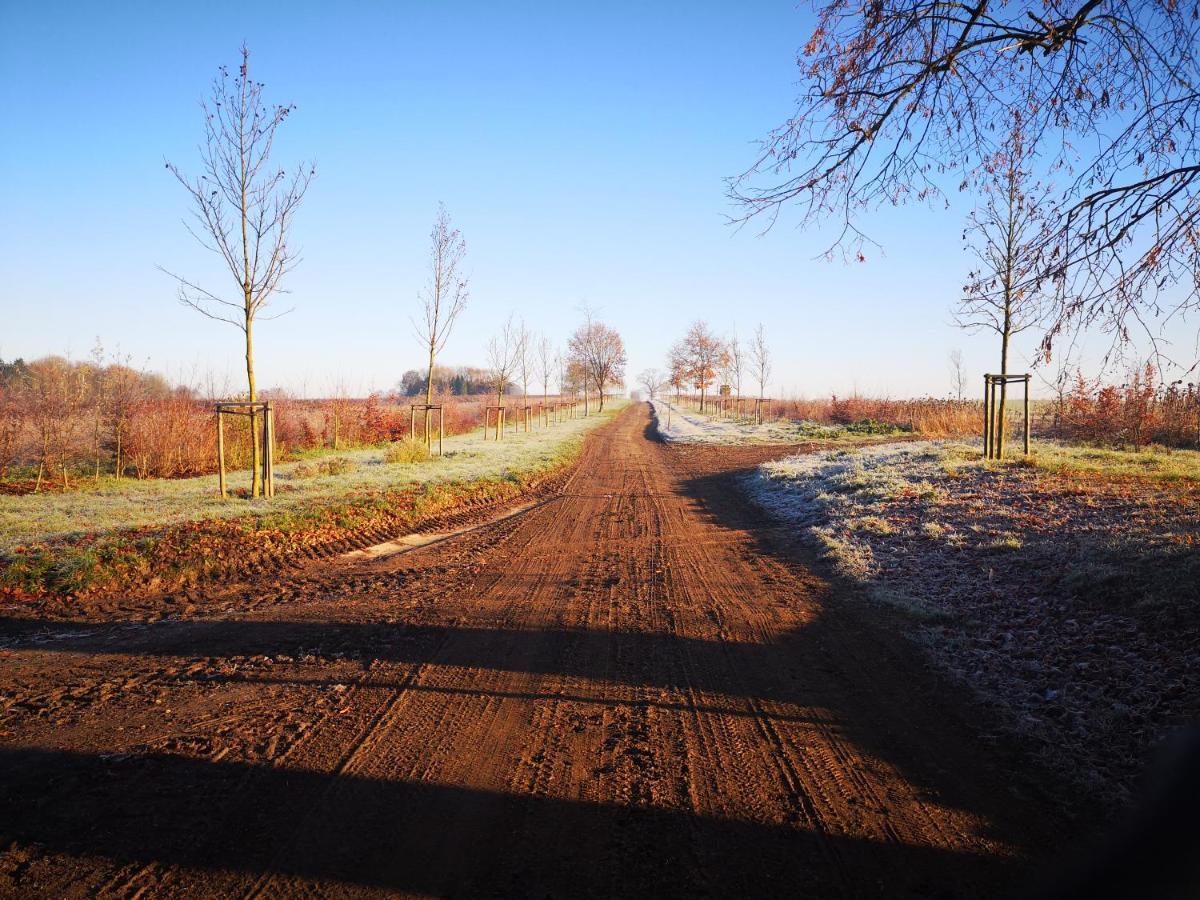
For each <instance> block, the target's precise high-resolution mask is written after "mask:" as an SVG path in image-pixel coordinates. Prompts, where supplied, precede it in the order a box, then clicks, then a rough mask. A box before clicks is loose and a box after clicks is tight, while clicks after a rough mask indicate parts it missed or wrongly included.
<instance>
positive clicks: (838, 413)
mask: <svg viewBox="0 0 1200 900" xmlns="http://www.w3.org/2000/svg"><path fill="white" fill-rule="evenodd" d="M773 407H774V412H775V414H776V415H777V416H779V417H782V418H788V419H796V420H806V421H810V422H824V423H829V424H834V425H853V424H856V423H861V422H879V423H881V424H884V425H891V426H893V427H895V428H900V429H903V430H905V431H919V432H921V433H922V434H929V435H937V436H945V437H959V436H964V435H969V434H974V433H975V432H976V431H978V430H979V422H980V419H981V416H982V413H981V411H980V404H978V403H975V402H972V401H966V400H963V401H959V400H942V399H939V398H936V397H922V398H918V399H916V400H891V399H887V398H883V397H863V396H861V395H858V394H852V395H849V396H842V397H839V396H838V395H836V394H834V395H833V396H831V397H828V398H822V399H796V400H781V401H778V402H777V403H775V404H773Z"/></svg>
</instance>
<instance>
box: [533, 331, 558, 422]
mask: <svg viewBox="0 0 1200 900" xmlns="http://www.w3.org/2000/svg"><path fill="white" fill-rule="evenodd" d="M555 365H556V360H555V356H554V345H553V344H552V343H550V338H548V337H546V336H545V335H542V336H541V337H540V338H538V342H537V369H538V374H539V375H541V376H542V410H543V411H544V410H545V409H546V405H547V404H548V403H549V401H550V381H551V379H553V377H554V370H555Z"/></svg>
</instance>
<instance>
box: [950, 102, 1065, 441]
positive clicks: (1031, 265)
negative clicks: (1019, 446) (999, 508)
mask: <svg viewBox="0 0 1200 900" xmlns="http://www.w3.org/2000/svg"><path fill="white" fill-rule="evenodd" d="M1023 140H1024V138H1023V135H1022V132H1021V129H1020V127H1019V123H1015V124H1014V126H1013V128H1012V130H1011V132H1010V134H1009V138H1008V140H1007V141H1006V143H1005V146H1004V148H1003V150H1002V151H1001V152H1000V153H998V154H997V156H996V160H995V165H994V168H993V175H992V180H991V181H989V182H986V183H985V184H984V185H983V196H982V198H981V201H980V203H979V205H978V206H977V207H976V208H975V210H973V211H972V213H971V216H970V220H969V222H968V226H967V229H966V231H965V232H964V233H963V240H964V242H965V243H966V246H967V248H968V250H969V251H970V252H972V253H973V254H974V255H975V256H976V257H977V258H978V261H979V267H978V268H976V269H975V270H974V271H972V272H971V274H970V279H969V281H968V283H967V285H966V286H965V288H964V290H963V297H962V299H961V300H960V301H959V305H958V309H957V311H956V313H955V319H956V321H957V322H958V324H959V326H960V327H962V328H965V329H967V330H969V331H978V330H980V329H984V330H987V331H992V332H995V334H996V335H998V336H999V338H1000V374H1001V375H1007V374H1009V373H1008V359H1009V347H1010V342H1011V340H1012V338H1013V336H1014V335H1016V334H1020V333H1021V332H1022V331H1026V330H1028V329H1030V328H1032V327H1034V326H1035V325H1037V324H1038V323H1039V322H1040V321H1041V320H1042V318H1043V316H1044V312H1043V310H1044V297H1043V294H1042V292H1041V291H1040V290H1038V286H1037V281H1036V279H1035V278H1034V277H1033V273H1034V272H1035V271H1036V269H1037V268H1038V266H1039V265H1040V264H1041V249H1040V244H1039V237H1040V235H1041V210H1042V208H1043V207H1042V204H1043V200H1044V192H1045V191H1044V188H1041V187H1040V186H1038V185H1037V184H1036V183H1034V182H1033V179H1032V175H1031V173H1030V170H1029V166H1030V159H1029V155H1028V150H1027V148H1026V147H1025V145H1024V143H1023ZM1007 399H1008V385H1007V384H1006V383H1001V385H1000V403H999V411H998V418H999V420H1000V423H999V428H998V433H997V436H998V441H999V448H1000V454H1001V455H1002V456H1003V454H1004V432H1005V413H1006V408H1007Z"/></svg>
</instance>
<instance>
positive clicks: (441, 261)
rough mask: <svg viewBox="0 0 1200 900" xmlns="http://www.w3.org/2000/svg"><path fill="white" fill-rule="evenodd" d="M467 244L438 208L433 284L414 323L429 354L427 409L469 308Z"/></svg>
mask: <svg viewBox="0 0 1200 900" xmlns="http://www.w3.org/2000/svg"><path fill="white" fill-rule="evenodd" d="M466 253H467V243H466V241H465V240H463V236H462V233H461V232H460V231H459V230H458V229H457V228H454V227H452V226H451V224H450V214H449V213H447V212H446V207H445V206H444V205H442V204H441V203H439V204H438V214H437V218H436V219H435V220H434V223H433V231H432V232H430V235H429V280H428V282H426V284H425V289H424V290H423V291H422V292H421V302H422V306H423V310H422V312H423V316H422V318H421V320H420V321H417V320H415V319H414V320H413V329H414V330H415V331H416V334H417V340H418V341H420V343H421V347H422V348H423V349H425V350H428V351H429V367H428V368H427V369H426V378H425V406H426V407H428V406H429V405H430V404H431V403H433V368H434V365H435V364H436V363H437V357H438V354H439V353H441V352H442V350H443V348H444V347H445V346H446V342H447V341H448V340H450V333H451V332H452V331H453V330H454V322H455V320H456V319H457V318H458V317H459V315H460V314H461V313H462V311H463V310H464V309H465V308H466V306H467V297H468V295H469V289H468V284H467V281H468V280H467V276H466V275H464V274H463V273H462V262H463V257H465V256H466ZM429 422H430V413H429V409H428V408H426V410H425V446H427V447H428V446H431V436H430V433H429Z"/></svg>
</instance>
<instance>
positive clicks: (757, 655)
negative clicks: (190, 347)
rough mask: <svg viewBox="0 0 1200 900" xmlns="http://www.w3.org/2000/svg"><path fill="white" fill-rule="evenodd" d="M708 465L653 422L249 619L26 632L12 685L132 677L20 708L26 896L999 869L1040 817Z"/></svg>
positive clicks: (908, 889)
mask: <svg viewBox="0 0 1200 900" xmlns="http://www.w3.org/2000/svg"><path fill="white" fill-rule="evenodd" d="M720 454H721V451H720V450H716V449H713V448H707V449H705V450H704V451H696V452H688V451H686V450H680V449H677V448H669V447H666V446H663V445H661V444H659V443H657V442H656V441H654V440H653V439H652V433H651V431H650V429H649V426H648V418H647V414H646V411H645V407H644V406H639V407H634V408H631V409H630V410H628V411H626V412H625V413H623V414H622V415H621V416H620V417H619V418H618V419H617V421H616V422H615V423H613V424H612V425H610V426H607V427H605V428H603V429H600V430H599V431H598V432H596V433H595V434H594V435H593V436H592V437H590V438H589V440H588V442H587V445H586V447H585V451H584V457H583V459H582V460H581V462H580V464H579V467H578V469H577V471H576V472H575V474H574V475H573V476H572V477H571V478H570V479H569V480H567V481H566V483H565V485H564V486H563V488H562V490H561V492H560V493H559V494H558V495H557V496H556V497H554V498H553V499H552V500H551V501H550V502H547V503H545V504H542V505H540V506H538V507H536V508H534V509H532V510H530V511H528V512H526V513H524V514H522V515H520V516H516V517H513V518H510V519H506V520H504V521H501V522H497V523H495V524H493V525H490V526H487V527H484V528H480V529H477V530H475V531H472V532H468V533H465V534H462V535H459V536H456V537H453V538H451V539H449V540H446V541H443V542H441V543H439V544H437V545H434V546H430V547H425V548H421V549H417V550H414V551H411V552H409V553H406V554H404V555H400V556H394V557H390V558H386V559H379V560H366V561H363V562H360V563H358V564H356V565H355V566H354V567H351V568H347V567H345V566H341V567H336V568H333V567H331V568H330V570H329V571H328V572H327V573H326V574H325V575H323V576H322V575H320V574H319V573H318V574H314V573H313V572H312V571H309V572H307V573H305V575H304V578H303V579H302V580H300V581H298V582H297V584H293V585H291V586H285V587H284V588H280V590H288V591H291V592H292V593H291V594H289V595H288V596H289V598H290V599H289V602H288V603H287V604H285V605H273V606H268V607H264V609H263V610H261V611H258V612H253V613H248V614H245V615H242V616H240V617H238V616H226V617H223V618H221V619H217V620H211V619H210V620H196V621H184V622H176V623H170V624H165V625H160V626H156V627H154V628H149V629H120V628H117V627H115V626H106V627H103V628H100V629H98V630H96V633H93V634H90V635H85V636H80V637H77V638H72V637H69V636H67V637H63V638H61V639H58V640H55V641H49V642H42V643H30V642H26V643H20V644H18V645H16V647H15V649H13V650H12V651H11V656H12V661H13V662H14V666H13V667H11V668H10V671H9V673H8V674H7V675H5V676H4V677H5V678H6V679H12V680H13V683H14V684H15V683H17V682H20V684H21V685H25V686H27V685H29V684H31V683H33V682H34V681H36V680H37V679H44V680H45V681H48V682H50V681H53V682H56V683H58V684H59V685H60V686H61V687H64V688H65V691H64V694H63V696H68V695H69V691H70V690H71V689H72V687H73V686H74V685H75V684H76V683H82V682H83V681H85V680H87V679H91V680H92V681H95V680H96V679H97V678H103V679H106V680H111V681H113V682H116V683H121V684H126V683H127V684H129V685H131V687H130V688H129V689H128V692H126V693H123V692H122V691H120V690H117V691H110V692H108V693H107V694H106V695H105V696H104V697H98V698H96V699H95V700H94V701H90V702H88V703H87V704H82V705H79V706H77V707H75V708H73V709H72V710H71V711H70V712H69V713H66V712H64V713H63V714H62V715H59V716H57V717H55V716H50V717H41V718H39V717H38V716H37V715H35V714H29V715H24V714H21V715H19V716H18V717H17V718H16V719H15V720H13V721H12V722H11V723H10V724H8V725H7V726H6V727H7V728H8V729H9V730H10V735H9V737H7V738H6V741H7V743H6V748H5V749H4V750H2V751H0V756H2V757H3V760H2V763H3V773H4V774H3V775H0V779H2V780H3V787H4V793H5V795H6V800H7V802H6V807H7V811H6V812H5V814H4V820H3V823H2V825H3V827H2V829H0V830H2V832H3V837H4V839H5V840H7V841H9V842H11V843H10V846H9V849H8V851H7V852H6V853H5V855H4V857H3V858H2V859H3V861H4V864H5V865H4V867H3V868H2V869H0V871H3V872H6V873H7V875H8V877H9V879H10V880H9V890H11V891H12V892H13V893H42V892H44V893H47V894H50V893H59V892H65V891H66V890H67V889H68V888H70V889H71V890H74V891H88V890H94V891H98V892H101V893H109V894H133V893H137V892H139V891H149V892H152V893H158V894H173V895H180V896H184V895H186V896H196V895H200V894H221V895H229V894H241V895H262V896H278V895H287V894H305V893H314V892H317V893H322V894H329V893H334V894H338V893H374V892H386V893H412V894H432V895H471V896H474V895H478V894H495V893H499V894H519V895H523V896H526V895H549V896H559V895H631V894H643V893H659V894H668V895H694V894H704V893H712V894H716V893H720V894H727V895H738V896H744V895H749V894H788V895H792V896H796V895H804V896H864V895H880V896H910V895H911V896H926V895H938V896H954V895H956V894H962V895H968V896H975V895H979V894H988V893H991V892H994V891H1002V890H1005V889H1007V888H1009V887H1011V885H1012V884H1013V883H1014V879H1019V878H1021V877H1023V875H1024V874H1025V872H1026V870H1027V869H1028V867H1029V865H1030V863H1031V861H1032V860H1033V859H1034V851H1035V849H1036V848H1037V847H1039V846H1041V845H1042V844H1043V843H1044V841H1045V839H1046V833H1047V831H1048V830H1049V829H1048V826H1047V825H1046V824H1045V821H1044V820H1045V817H1046V812H1045V810H1044V809H1042V808H1039V807H1038V805H1037V804H1035V803H1034V802H1033V801H1032V800H1029V799H1022V797H1021V795H1019V794H1017V793H1015V792H1013V791H1010V790H1009V789H1008V788H1007V786H1006V784H1005V783H1004V781H1005V779H1004V778H1003V775H1002V774H1000V773H1002V770H1003V765H1004V764H1003V760H1000V759H998V758H997V757H996V756H995V755H994V753H993V752H992V751H991V750H988V749H987V748H985V747H982V746H981V745H980V744H979V743H978V742H976V741H975V740H974V739H973V738H972V736H971V734H970V733H969V731H968V730H967V729H965V728H963V727H962V726H961V725H960V724H958V723H959V722H960V719H959V716H958V713H957V707H955V706H954V701H952V700H949V699H946V698H944V697H941V696H939V695H938V693H937V691H936V685H934V684H932V683H931V682H930V680H929V678H930V676H929V675H928V674H927V673H926V672H925V671H924V670H923V669H922V667H921V666H920V665H919V664H918V663H917V662H914V659H913V656H912V654H911V653H910V651H909V650H907V649H906V648H904V647H903V646H902V645H901V644H900V643H899V639H897V638H896V637H894V636H892V635H890V634H888V633H887V632H886V631H884V630H882V629H880V628H877V627H875V626H874V625H872V623H871V622H870V621H868V619H867V617H866V615H865V614H864V613H863V612H861V611H859V610H856V608H854V607H853V606H846V605H844V604H840V603H838V602H836V599H835V598H833V597H831V596H830V595H829V588H828V586H827V585H826V584H825V583H824V582H823V581H822V580H821V579H820V578H819V577H817V576H815V575H814V574H813V573H812V572H811V571H809V570H808V569H806V568H805V567H804V566H803V565H802V564H801V563H799V562H797V561H796V560H795V559H793V558H792V557H790V556H789V555H788V554H787V552H786V551H785V550H781V549H779V545H778V542H777V541H767V540H766V539H765V537H764V535H765V534H766V532H767V531H768V530H769V529H767V527H766V525H765V523H763V522H762V521H761V520H760V519H759V518H758V516H757V515H756V514H755V513H754V512H753V510H752V509H750V508H749V507H748V506H747V505H745V504H744V503H742V501H741V500H740V499H739V498H738V497H737V496H736V495H735V494H734V493H733V488H732V487H731V485H732V479H731V477H730V472H729V468H730V466H731V465H732V463H731V462H728V461H726V463H724V464H722V462H721V459H720ZM272 589H273V586H272V585H268V584H264V585H263V586H262V590H263V591H264V592H266V591H270V590H272ZM63 627H64V628H67V626H63ZM67 630H68V631H69V628H67ZM93 630H95V629H93ZM88 683H91V682H88ZM134 685H138V686H140V687H138V688H137V689H134V687H133V686H134ZM10 686H11V685H6V688H8V687H10ZM163 709H167V710H169V711H170V713H169V715H165V714H163V713H162V710H163ZM2 884H3V882H0V885H2Z"/></svg>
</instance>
